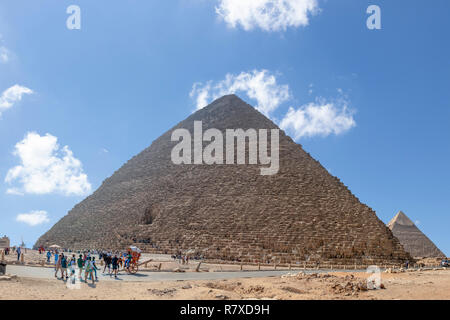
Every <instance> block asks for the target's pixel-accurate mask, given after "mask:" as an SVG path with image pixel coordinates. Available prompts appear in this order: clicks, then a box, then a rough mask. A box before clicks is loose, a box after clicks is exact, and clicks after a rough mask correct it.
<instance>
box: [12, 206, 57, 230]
mask: <svg viewBox="0 0 450 320" xmlns="http://www.w3.org/2000/svg"><path fill="white" fill-rule="evenodd" d="M16 221H18V222H23V223H26V224H28V225H30V226H32V227H34V226H37V225H40V224H43V223H47V222H50V219H49V218H48V214H47V212H46V211H42V210H41V211H31V212H30V213H21V214H18V215H17V217H16Z"/></svg>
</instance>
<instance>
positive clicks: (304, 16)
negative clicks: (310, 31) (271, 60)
mask: <svg viewBox="0 0 450 320" xmlns="http://www.w3.org/2000/svg"><path fill="white" fill-rule="evenodd" d="M318 10H319V7H318V2H317V0H219V6H218V7H216V13H217V14H218V15H219V16H220V17H221V18H222V19H223V20H224V21H225V22H226V23H227V24H228V25H229V26H231V27H233V28H236V27H237V26H239V25H240V26H241V27H242V28H243V29H244V30H246V31H248V30H252V29H255V28H261V29H262V30H264V31H285V30H286V29H287V28H288V27H293V28H297V27H300V26H307V25H308V24H309V16H310V15H312V14H315V13H316V12H317V11H318Z"/></svg>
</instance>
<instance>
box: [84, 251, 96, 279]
mask: <svg viewBox="0 0 450 320" xmlns="http://www.w3.org/2000/svg"><path fill="white" fill-rule="evenodd" d="M84 270H85V271H84V282H86V283H87V280H88V278H89V279H92V283H94V281H95V280H94V277H93V275H92V272H93V269H92V261H91V257H88V258H87V260H86V262H85V264H84Z"/></svg>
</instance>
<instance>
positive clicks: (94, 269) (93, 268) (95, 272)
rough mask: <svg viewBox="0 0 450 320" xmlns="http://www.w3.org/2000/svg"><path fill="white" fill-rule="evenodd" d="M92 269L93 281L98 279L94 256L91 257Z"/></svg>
mask: <svg viewBox="0 0 450 320" xmlns="http://www.w3.org/2000/svg"><path fill="white" fill-rule="evenodd" d="M92 270H93V271H94V274H95V281H98V277H97V270H99V269H98V268H97V265H96V264H95V257H92Z"/></svg>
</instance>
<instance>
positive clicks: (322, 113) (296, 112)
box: [280, 101, 356, 140]
mask: <svg viewBox="0 0 450 320" xmlns="http://www.w3.org/2000/svg"><path fill="white" fill-rule="evenodd" d="M354 126H356V122H355V120H354V118H353V112H351V111H350V110H349V108H348V106H347V103H346V102H345V101H341V102H339V103H338V102H328V103H327V102H324V101H322V102H321V101H317V102H313V103H309V104H307V105H304V106H302V107H300V108H298V109H294V108H292V107H291V108H289V111H288V112H287V114H286V115H285V117H284V118H283V119H282V120H281V123H280V128H281V129H283V130H286V131H287V132H289V133H292V134H293V135H294V138H295V139H296V140H297V139H300V138H303V137H312V136H324V137H326V136H329V135H330V134H335V135H338V134H341V133H343V132H345V131H347V130H349V129H351V128H353V127H354Z"/></svg>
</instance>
